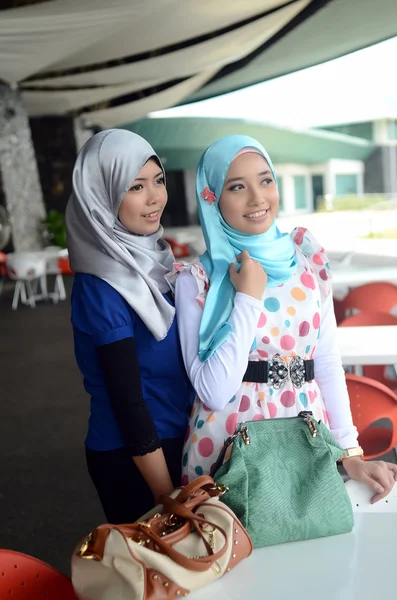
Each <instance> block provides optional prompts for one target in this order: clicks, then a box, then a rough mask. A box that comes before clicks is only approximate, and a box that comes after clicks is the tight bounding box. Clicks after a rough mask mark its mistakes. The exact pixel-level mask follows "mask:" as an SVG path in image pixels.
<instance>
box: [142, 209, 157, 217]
mask: <svg viewBox="0 0 397 600" xmlns="http://www.w3.org/2000/svg"><path fill="white" fill-rule="evenodd" d="M159 214H160V211H159V210H155V211H154V212H151V213H149V214H147V215H142V216H143V217H145V219H153V218H155V217H158V215H159Z"/></svg>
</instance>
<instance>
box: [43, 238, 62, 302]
mask: <svg viewBox="0 0 397 600" xmlns="http://www.w3.org/2000/svg"><path fill="white" fill-rule="evenodd" d="M65 252H66V255H67V250H66V251H65V250H63V249H62V248H60V247H59V246H48V247H47V248H44V250H43V251H42V252H40V255H41V256H42V257H43V258H44V260H45V262H46V273H45V274H44V275H43V276H42V278H41V289H42V291H43V295H44V296H45V297H46V298H48V297H49V298H52V301H53V302H54V304H56V303H57V302H58V300H66V290H65V284H64V281H63V277H62V273H61V270H60V268H59V264H58V260H59V259H60V258H61V257H63V256H65ZM47 275H55V285H54V291H53V292H52V293H50V294H49V293H48V290H47Z"/></svg>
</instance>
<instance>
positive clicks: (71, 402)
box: [0, 281, 104, 572]
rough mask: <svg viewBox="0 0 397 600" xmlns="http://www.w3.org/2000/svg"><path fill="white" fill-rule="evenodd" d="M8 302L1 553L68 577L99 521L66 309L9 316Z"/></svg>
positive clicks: (2, 302) (1, 398) (1, 401)
mask: <svg viewBox="0 0 397 600" xmlns="http://www.w3.org/2000/svg"><path fill="white" fill-rule="evenodd" d="M70 283H71V281H68V282H67V284H68V288H70ZM11 298H12V289H8V290H6V291H5V293H4V294H3V295H2V296H1V298H0V340H1V344H0V365H1V369H0V372H1V376H0V410H1V418H0V547H3V548H4V547H6V548H12V549H14V550H19V551H22V552H27V553H29V554H32V555H34V556H36V557H38V558H41V559H43V560H46V561H48V562H50V563H51V564H53V565H54V566H56V567H58V568H60V569H61V570H63V571H64V572H68V570H69V559H70V556H71V552H72V549H73V546H74V544H75V542H76V541H77V540H78V539H79V538H80V537H82V536H83V535H84V534H85V533H86V532H87V531H89V530H90V529H91V528H92V527H94V526H95V525H97V524H99V523H101V522H102V521H103V519H104V517H103V515H102V510H101V508H100V505H99V503H98V501H97V498H96V495H95V491H94V489H93V488H92V486H91V482H90V480H89V477H88V474H87V473H86V469H85V462H84V451H83V442H84V436H85V430H86V423H87V414H88V397H87V396H86V394H85V392H84V390H83V388H82V381H81V377H80V373H79V372H78V370H77V367H76V366H75V362H74V356H73V345H72V332H71V327H70V324H69V301H68V300H67V301H65V302H62V303H60V304H59V305H57V306H54V305H52V304H48V305H43V304H42V305H38V306H37V308H36V309H30V308H27V307H21V308H19V309H18V310H17V311H12V310H11Z"/></svg>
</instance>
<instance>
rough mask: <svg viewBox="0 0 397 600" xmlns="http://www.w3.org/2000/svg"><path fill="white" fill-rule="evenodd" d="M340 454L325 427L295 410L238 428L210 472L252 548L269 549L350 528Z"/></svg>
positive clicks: (349, 514) (348, 501)
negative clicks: (289, 415) (294, 414)
mask: <svg viewBox="0 0 397 600" xmlns="http://www.w3.org/2000/svg"><path fill="white" fill-rule="evenodd" d="M230 445H232V451H231V456H230V459H229V460H228V461H226V462H224V458H225V453H226V451H227V449H228V448H229V447H230ZM342 454H343V450H342V448H341V447H340V446H339V445H338V443H337V442H336V441H335V440H334V438H333V437H332V435H331V433H330V432H329V431H328V429H327V427H326V426H325V425H324V424H323V423H321V421H320V422H317V421H316V420H315V419H314V418H313V416H312V413H311V412H301V413H300V414H299V415H298V416H297V417H292V418H283V419H267V420H261V421H247V422H245V423H241V424H239V425H238V426H237V428H236V431H235V433H234V434H233V435H232V436H231V437H229V438H228V439H227V440H226V441H225V445H224V447H223V449H222V452H221V454H220V456H219V458H218V460H217V462H216V463H215V465H214V468H213V469H212V473H213V476H214V477H215V480H216V482H217V484H218V485H222V486H225V488H224V489H227V491H226V492H225V493H224V495H223V496H222V501H224V503H225V504H227V506H229V507H230V508H231V509H232V510H233V511H234V513H235V514H236V516H237V518H238V519H239V520H240V521H241V523H242V524H243V525H244V527H245V528H246V529H247V531H248V533H249V535H250V536H251V538H252V541H253V544H254V546H255V547H261V546H270V545H273V544H281V543H283V542H293V541H298V540H308V539H311V538H317V537H323V536H328V535H336V534H340V533H348V532H349V531H351V530H352V528H353V510H352V506H351V502H350V499H349V496H348V495H347V492H346V490H345V486H344V483H343V480H342V477H341V476H340V474H339V473H338V470H337V467H336V461H337V460H338V459H339V458H340V457H341V456H342Z"/></svg>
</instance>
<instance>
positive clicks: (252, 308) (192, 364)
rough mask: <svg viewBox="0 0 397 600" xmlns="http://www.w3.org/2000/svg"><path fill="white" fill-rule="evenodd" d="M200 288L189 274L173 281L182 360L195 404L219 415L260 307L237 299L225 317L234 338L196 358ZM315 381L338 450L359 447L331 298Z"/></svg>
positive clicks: (238, 377)
mask: <svg viewBox="0 0 397 600" xmlns="http://www.w3.org/2000/svg"><path fill="white" fill-rule="evenodd" d="M197 295H198V285H197V282H196V279H195V278H194V276H193V275H192V274H191V273H190V272H187V271H185V272H182V273H180V274H179V276H178V278H177V280H176V289H175V303H176V314H177V320H178V329H179V336H180V341H181V348H182V354H183V359H184V363H185V367H186V371H187V373H188V376H189V378H190V380H191V382H192V385H193V386H194V388H195V390H196V392H197V394H198V396H199V398H200V399H201V401H202V402H203V404H205V405H206V406H207V407H208V408H209V409H212V410H214V411H222V410H223V409H224V408H225V407H226V405H227V404H228V403H229V401H230V398H232V397H233V396H234V395H235V394H236V393H237V392H238V390H239V389H240V386H241V385H242V381H243V376H244V374H245V371H246V369H247V365H248V360H249V353H250V349H251V346H252V340H253V338H254V337H255V333H256V329H257V324H258V319H259V317H260V315H261V310H262V308H263V302H262V301H259V300H257V299H255V298H252V297H251V296H247V295H246V294H242V293H236V296H235V300H234V308H233V310H232V313H231V315H230V317H229V324H230V325H231V329H232V333H231V334H230V335H229V337H228V338H227V339H226V341H225V342H224V343H223V344H222V345H221V346H220V347H219V348H218V349H217V350H216V352H215V353H214V354H213V355H212V356H211V357H210V358H209V359H208V360H207V361H206V362H201V360H200V359H199V357H198V344H199V329H200V322H201V317H202V313H203V310H202V307H201V306H200V305H199V303H198V302H197V300H196V297H197ZM313 358H314V372H315V381H316V383H317V385H318V387H319V390H320V392H321V396H322V398H323V402H324V405H325V408H326V411H327V414H328V420H329V426H330V429H331V432H332V434H333V435H334V437H335V439H336V440H337V441H338V442H339V444H340V445H341V446H342V448H352V447H355V446H357V445H358V442H357V429H356V428H355V426H354V425H353V421H352V416H351V411H350V402H349V396H348V392H347V387H346V381H345V375H344V370H343V367H342V362H341V357H340V353H339V349H338V346H337V342H336V321H335V314H334V310H333V302H332V295H331V294H329V296H328V297H327V298H326V299H325V300H324V302H323V304H322V307H321V333H320V336H319V339H318V342H317V347H316V351H315V353H314V356H313Z"/></svg>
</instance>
